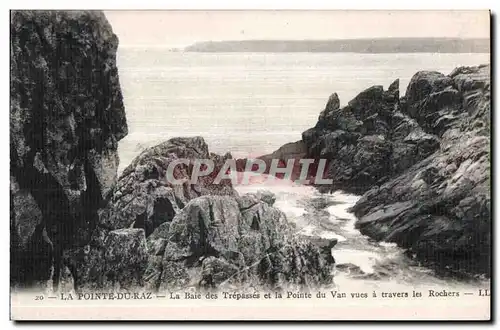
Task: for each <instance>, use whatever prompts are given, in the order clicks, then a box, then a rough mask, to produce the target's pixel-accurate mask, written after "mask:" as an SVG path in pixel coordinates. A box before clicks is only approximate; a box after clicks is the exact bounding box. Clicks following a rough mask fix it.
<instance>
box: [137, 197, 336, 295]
mask: <svg viewBox="0 0 500 330" xmlns="http://www.w3.org/2000/svg"><path fill="white" fill-rule="evenodd" d="M269 196H270V195H269V194H266V193H263V194H261V195H260V198H259V197H258V196H256V195H255V194H252V195H244V196H241V197H238V198H235V197H233V196H202V197H199V198H196V199H193V200H192V201H190V202H189V203H188V204H187V205H186V207H185V208H183V209H182V210H181V211H180V213H179V214H177V215H176V216H175V217H174V219H173V220H172V222H171V223H170V225H169V226H168V231H167V230H164V229H166V228H162V227H158V228H157V229H156V230H155V232H154V233H153V234H152V235H151V236H150V239H148V241H151V243H152V241H155V242H158V241H159V240H160V239H164V240H165V242H166V245H165V247H164V253H163V255H162V256H159V255H158V254H155V255H153V256H151V255H150V258H149V264H148V267H147V271H146V274H145V281H146V282H148V285H149V287H150V288H153V289H159V290H165V289H174V288H178V289H179V288H185V287H189V286H195V287H205V288H208V287H218V286H223V285H229V284H235V283H237V284H238V285H245V284H247V285H248V284H252V285H258V286H262V287H264V286H266V287H281V286H285V285H292V284H293V285H302V284H305V283H307V285H311V286H317V285H322V284H327V283H331V280H332V275H331V270H332V269H331V267H332V266H333V263H334V260H333V258H332V256H331V247H333V245H334V243H332V242H328V243H325V242H318V244H317V245H315V244H313V243H311V242H306V241H305V240H301V239H298V238H296V237H295V236H294V234H293V230H292V228H291V226H290V224H289V223H288V221H287V219H286V217H285V215H284V214H283V213H282V212H281V211H279V210H278V209H276V208H274V207H272V206H271V205H270V204H271V203H268V202H265V201H262V200H268V197H269ZM155 244H156V243H155ZM328 247H329V248H328ZM326 250H328V251H326Z"/></svg>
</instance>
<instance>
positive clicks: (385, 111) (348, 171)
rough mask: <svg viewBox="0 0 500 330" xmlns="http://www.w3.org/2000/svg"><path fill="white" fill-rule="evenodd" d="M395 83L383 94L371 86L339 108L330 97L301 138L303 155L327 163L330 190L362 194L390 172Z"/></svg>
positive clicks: (379, 89)
mask: <svg viewBox="0 0 500 330" xmlns="http://www.w3.org/2000/svg"><path fill="white" fill-rule="evenodd" d="M398 85H399V81H395V82H394V83H393V84H392V85H391V86H390V87H389V89H388V90H387V91H384V89H383V88H382V86H374V87H371V88H368V89H367V90H365V91H363V92H362V93H360V94H359V95H358V96H356V98H354V99H353V100H352V101H351V102H349V104H348V105H347V106H345V107H343V108H340V101H339V99H338V96H337V94H333V95H332V96H331V97H330V99H329V101H328V103H327V105H326V108H325V110H324V111H323V112H321V114H320V116H319V118H318V122H317V124H316V126H315V127H313V128H311V129H309V130H307V131H305V132H304V133H303V134H302V140H303V141H304V143H305V144H306V146H307V155H308V157H310V158H314V159H327V160H329V164H328V167H327V171H326V177H328V178H330V179H333V189H342V190H346V191H350V192H354V193H361V192H364V191H366V190H367V189H368V188H369V187H370V186H372V185H373V184H375V183H377V182H378V181H379V180H381V179H383V178H384V177H385V176H387V175H389V173H390V172H391V171H392V170H393V169H392V167H391V162H390V161H389V160H390V157H391V153H392V142H391V127H392V118H393V115H394V113H395V112H397V110H398V107H399V89H398Z"/></svg>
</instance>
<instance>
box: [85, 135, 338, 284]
mask: <svg viewBox="0 0 500 330" xmlns="http://www.w3.org/2000/svg"><path fill="white" fill-rule="evenodd" d="M180 158H187V159H190V160H195V159H206V158H211V159H213V160H214V162H215V163H216V169H218V168H220V167H221V166H222V164H223V162H224V161H225V160H226V159H228V158H230V155H226V156H224V157H220V156H217V155H214V154H211V153H209V151H208V147H207V145H206V143H205V142H204V140H203V139H202V138H200V137H194V138H174V139H171V140H169V141H166V142H164V143H162V144H159V145H157V146H155V147H152V148H149V149H147V150H145V151H144V152H143V153H142V154H141V155H139V156H138V157H137V158H136V159H134V160H133V161H132V163H131V164H130V165H129V166H128V167H127V168H126V169H125V170H124V172H123V174H122V175H121V177H120V179H119V180H118V183H117V185H116V187H115V189H114V190H113V193H112V197H111V198H110V201H109V204H108V206H107V207H106V209H104V210H103V212H102V214H101V218H100V227H102V228H106V230H111V231H110V232H109V233H105V236H108V238H107V239H100V240H98V241H100V242H101V244H100V245H99V244H98V245H97V246H96V247H94V248H92V247H90V246H89V249H90V250H91V251H101V252H96V253H97V254H99V253H101V254H104V259H105V260H106V263H105V264H109V261H107V257H106V253H107V252H106V251H107V250H108V249H109V248H110V247H109V245H110V243H109V240H110V239H109V236H110V235H111V234H113V233H115V232H117V231H121V230H124V229H123V228H129V227H136V228H140V229H141V230H142V229H144V231H145V236H144V237H145V239H146V242H147V244H146V246H147V255H148V260H147V264H146V265H144V264H142V263H139V261H137V264H138V265H140V266H138V267H134V269H136V270H137V272H138V273H140V274H142V275H143V277H142V279H141V281H142V282H141V283H142V284H144V285H145V287H146V288H148V289H149V290H155V291H156V290H160V291H163V292H164V291H165V290H173V289H183V288H186V287H195V288H211V287H218V286H221V285H235V284H238V286H239V287H241V286H243V285H245V284H246V285H259V286H271V287H276V286H279V285H285V284H286V285H290V284H297V285H299V284H305V283H307V284H308V285H321V284H325V283H331V280H332V277H331V273H332V267H333V263H334V260H333V258H332V256H331V247H330V248H329V249H328V244H326V246H325V244H322V245H321V246H320V247H318V245H317V244H316V245H312V244H311V243H306V242H302V241H301V240H298V239H296V238H294V235H293V230H292V227H291V226H290V225H289V223H288V221H287V219H286V217H285V215H284V214H283V213H282V212H281V211H279V210H278V209H276V208H274V207H272V205H273V203H274V201H275V196H274V195H273V194H272V193H269V192H259V193H256V194H249V195H244V196H241V197H240V196H238V194H237V193H236V192H235V191H234V189H233V188H232V185H231V182H230V181H229V180H228V181H227V182H221V184H214V183H213V179H214V176H205V177H201V178H200V179H201V180H200V181H199V182H198V183H197V184H196V185H193V184H190V183H183V184H172V182H170V181H169V180H168V178H167V177H166V172H167V168H168V166H169V164H171V162H172V161H174V160H176V159H180ZM176 169H177V172H176V173H175V174H174V176H175V178H177V179H181V178H189V177H190V176H191V174H192V171H193V168H192V166H188V165H178V166H177V167H176ZM216 172H218V170H216ZM106 230H104V231H106ZM129 230H130V229H129ZM113 236H116V234H113ZM323 243H324V242H323ZM141 244H142V243H141ZM332 246H333V244H332ZM134 255H137V253H134ZM139 255H143V250H142V248H141V249H140V253H139ZM295 259H297V260H295ZM111 260H113V259H111ZM141 260H142V259H141ZM89 262H90V263H89V265H88V266H87V267H86V268H99V267H101V264H102V263H100V262H99V259H98V258H94V259H92V260H89ZM125 264H127V265H128V264H129V263H125ZM263 267H264V268H263ZM96 273H99V274H102V273H104V274H106V278H105V279H104V281H102V280H101V285H102V286H107V285H109V284H110V282H109V281H110V270H108V269H101V271H100V272H96ZM96 281H99V279H97V278H95V279H87V280H86V281H83V283H85V282H96ZM113 283H115V282H113ZM134 284H135V283H131V282H129V283H120V288H125V287H129V286H131V285H134Z"/></svg>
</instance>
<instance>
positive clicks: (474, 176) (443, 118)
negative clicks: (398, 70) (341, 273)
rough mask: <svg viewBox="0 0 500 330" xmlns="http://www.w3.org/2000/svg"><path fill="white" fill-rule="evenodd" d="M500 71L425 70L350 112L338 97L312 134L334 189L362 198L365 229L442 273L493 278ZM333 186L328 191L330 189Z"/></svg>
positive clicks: (365, 95)
mask: <svg viewBox="0 0 500 330" xmlns="http://www.w3.org/2000/svg"><path fill="white" fill-rule="evenodd" d="M490 70H491V69H490V66H489V65H480V66H477V67H459V68H456V69H455V70H453V72H451V73H450V74H449V75H444V74H442V73H439V72H428V71H421V72H417V73H416V74H415V75H414V76H413V78H412V79H411V81H410V83H409V85H408V88H407V90H406V93H405V96H403V97H401V98H399V88H398V84H399V82H398V81H395V82H394V83H392V84H391V85H390V86H389V88H388V90H387V91H385V90H384V89H383V88H382V86H374V87H371V88H369V89H367V90H365V91H363V92H361V93H360V94H359V95H358V96H356V98H354V99H353V100H352V101H350V102H349V103H348V105H347V106H345V107H342V108H340V102H339V99H338V96H337V94H333V95H332V96H331V97H330V100H329V101H328V103H327V105H326V108H325V110H324V111H323V112H321V114H320V116H319V118H318V122H317V124H316V126H315V127H313V128H311V129H309V130H307V131H305V132H304V133H303V135H302V137H303V139H302V140H303V142H304V143H305V144H306V146H307V154H306V157H310V158H327V159H329V160H330V161H329V167H328V169H327V171H326V172H327V174H326V175H327V177H328V178H331V179H333V185H332V186H331V187H330V188H329V189H330V190H331V191H334V190H343V191H347V192H351V193H355V194H362V195H363V196H362V198H361V199H360V200H359V201H358V203H357V204H356V205H355V206H354V207H353V208H352V211H353V212H354V214H355V215H356V216H357V217H358V221H357V223H356V227H357V228H359V230H360V231H361V233H363V234H365V235H368V236H370V237H372V238H375V239H376V240H380V241H387V242H394V243H397V244H398V245H399V246H401V247H403V248H405V249H407V251H408V253H409V255H411V256H413V257H415V258H416V259H417V260H419V261H420V262H422V264H423V265H425V266H429V267H432V268H434V269H435V270H436V271H437V272H438V273H439V274H443V275H452V276H469V275H474V274H484V275H486V276H490V272H491V196H490V192H491V190H490V142H491V141H490V125H491V122H490V103H491V99H490ZM321 189H324V187H321Z"/></svg>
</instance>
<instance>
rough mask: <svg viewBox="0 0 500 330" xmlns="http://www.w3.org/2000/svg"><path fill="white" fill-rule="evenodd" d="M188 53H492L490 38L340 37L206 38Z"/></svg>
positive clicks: (192, 46)
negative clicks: (227, 39)
mask: <svg viewBox="0 0 500 330" xmlns="http://www.w3.org/2000/svg"><path fill="white" fill-rule="evenodd" d="M184 51H186V52H213V53H222V52H269V53H286V52H310V53H489V52H490V40H489V39H458V38H377V39H339V40H239V41H236V40H235V41H204V42H197V43H194V44H192V45H190V46H188V47H186V48H185V49H184Z"/></svg>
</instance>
